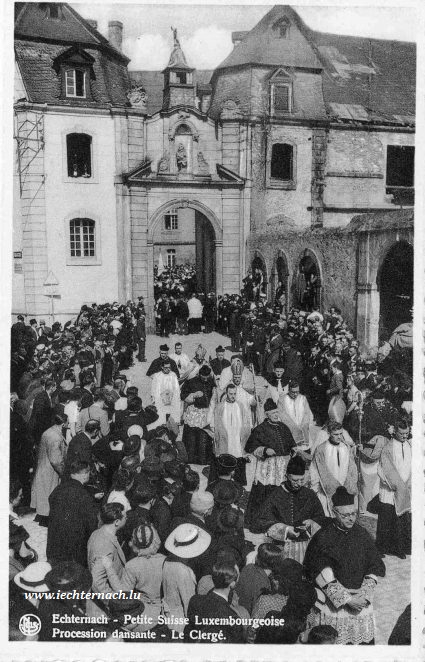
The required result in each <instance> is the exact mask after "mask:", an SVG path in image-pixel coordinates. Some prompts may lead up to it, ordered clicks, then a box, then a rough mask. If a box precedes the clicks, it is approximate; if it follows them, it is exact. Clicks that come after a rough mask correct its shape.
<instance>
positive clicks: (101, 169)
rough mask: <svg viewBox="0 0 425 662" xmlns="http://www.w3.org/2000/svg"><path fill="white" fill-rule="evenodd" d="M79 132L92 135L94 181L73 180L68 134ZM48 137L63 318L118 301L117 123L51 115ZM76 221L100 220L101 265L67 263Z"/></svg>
mask: <svg viewBox="0 0 425 662" xmlns="http://www.w3.org/2000/svg"><path fill="white" fill-rule="evenodd" d="M74 131H78V132H84V133H88V134H89V135H91V136H93V142H92V172H93V177H92V179H80V178H79V179H76V180H71V181H69V180H68V177H67V169H66V150H65V146H66V141H65V136H66V134H67V133H71V132H74ZM45 136H46V138H45V140H46V142H45V173H46V223H47V244H48V268H49V270H52V271H53V273H54V274H55V275H56V276H57V278H58V280H59V283H60V285H59V290H60V293H61V299H60V300H58V301H57V302H56V304H55V306H56V310H57V312H58V314H59V313H61V312H63V313H72V312H75V311H77V310H79V308H80V306H81V304H82V303H85V302H92V301H96V302H97V303H102V302H106V301H113V300H115V299H117V293H118V275H117V248H118V247H117V228H116V199H115V189H114V176H115V141H114V125H113V120H112V119H111V118H110V117H103V116H87V115H78V114H77V113H76V114H75V115H74V114H73V115H66V114H63V113H58V114H54V113H48V114H46V117H45ZM76 217H87V218H92V219H93V220H95V221H96V224H97V229H98V232H97V240H98V245H97V257H98V258H99V259H98V262H99V263H98V264H94V265H93V264H90V265H87V266H86V265H84V266H82V265H70V264H67V257H68V256H69V223H68V221H69V220H70V219H71V218H76Z"/></svg>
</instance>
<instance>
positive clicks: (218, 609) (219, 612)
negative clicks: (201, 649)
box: [184, 591, 244, 644]
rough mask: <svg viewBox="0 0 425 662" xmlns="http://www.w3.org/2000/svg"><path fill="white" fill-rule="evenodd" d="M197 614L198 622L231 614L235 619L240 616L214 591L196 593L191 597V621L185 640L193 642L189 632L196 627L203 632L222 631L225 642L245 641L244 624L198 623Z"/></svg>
mask: <svg viewBox="0 0 425 662" xmlns="http://www.w3.org/2000/svg"><path fill="white" fill-rule="evenodd" d="M196 616H198V623H199V621H202V619H204V618H205V619H208V618H229V616H232V617H233V618H235V619H236V618H239V616H238V614H237V613H236V612H235V611H234V610H233V609H232V608H231V606H230V605H229V603H228V602H227V601H226V600H225V599H224V598H222V597H221V596H220V595H217V594H216V593H214V592H213V591H210V592H209V593H207V595H194V596H192V597H191V598H190V601H189V606H188V608H187V617H188V619H189V623H188V625H186V627H185V629H184V640H185V641H190V642H193V639H191V638H190V634H189V633H190V631H191V630H193V629H195V630H201V631H202V632H217V633H218V632H220V631H222V632H223V634H224V637H225V638H224V639H222V640H221V641H222V642H224V643H229V644H237V643H242V642H243V641H244V634H243V628H242V625H207V624H205V625H197V624H196V620H195V618H196ZM196 643H211V640H208V639H199V640H198V641H196Z"/></svg>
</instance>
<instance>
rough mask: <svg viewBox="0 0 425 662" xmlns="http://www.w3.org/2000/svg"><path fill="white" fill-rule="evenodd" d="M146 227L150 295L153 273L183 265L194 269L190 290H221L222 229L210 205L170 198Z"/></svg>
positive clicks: (150, 292)
mask: <svg viewBox="0 0 425 662" xmlns="http://www.w3.org/2000/svg"><path fill="white" fill-rule="evenodd" d="M148 228H149V229H148V262H149V273H148V291H149V295H153V294H154V273H158V272H161V271H162V270H167V269H170V268H171V269H172V270H174V268H176V267H185V266H186V267H187V269H183V271H184V272H185V273H186V272H190V271H191V270H193V271H194V275H193V278H192V279H191V281H190V282H188V289H189V290H190V291H198V292H204V293H205V294H207V293H208V292H217V294H221V289H222V277H221V268H220V265H221V263H222V230H221V227H220V223H219V221H218V219H217V217H216V216H215V214H214V213H213V212H212V211H211V210H210V209H208V208H207V207H206V206H205V205H203V204H202V203H200V202H197V201H192V200H172V201H170V202H168V203H166V204H164V205H162V206H161V207H160V208H159V209H158V210H157V211H156V212H155V214H154V215H153V216H152V218H151V220H150V222H149V226H148ZM174 272H175V271H174Z"/></svg>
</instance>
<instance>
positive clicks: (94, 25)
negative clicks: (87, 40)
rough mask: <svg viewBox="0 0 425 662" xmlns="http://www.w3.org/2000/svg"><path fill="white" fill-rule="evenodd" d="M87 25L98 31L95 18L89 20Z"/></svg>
mask: <svg viewBox="0 0 425 662" xmlns="http://www.w3.org/2000/svg"><path fill="white" fill-rule="evenodd" d="M87 23H89V24H90V25H91V26H92V28H94V29H95V30H97V21H95V19H94V18H89V19H88V20H87Z"/></svg>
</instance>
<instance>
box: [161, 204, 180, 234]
mask: <svg viewBox="0 0 425 662" xmlns="http://www.w3.org/2000/svg"><path fill="white" fill-rule="evenodd" d="M167 216H168V217H169V218H170V227H169V228H167V227H166V225H167V222H166V220H165V219H166V217H167ZM178 229H179V214H178V209H177V208H175V207H171V209H169V210H168V211H167V212H166V213H165V214H164V231H165V232H175V231H176V230H178Z"/></svg>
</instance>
